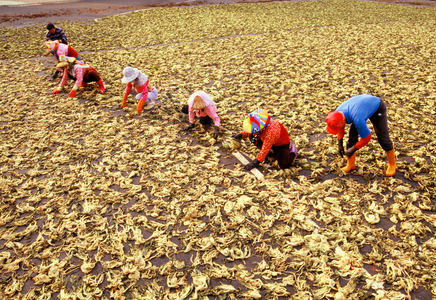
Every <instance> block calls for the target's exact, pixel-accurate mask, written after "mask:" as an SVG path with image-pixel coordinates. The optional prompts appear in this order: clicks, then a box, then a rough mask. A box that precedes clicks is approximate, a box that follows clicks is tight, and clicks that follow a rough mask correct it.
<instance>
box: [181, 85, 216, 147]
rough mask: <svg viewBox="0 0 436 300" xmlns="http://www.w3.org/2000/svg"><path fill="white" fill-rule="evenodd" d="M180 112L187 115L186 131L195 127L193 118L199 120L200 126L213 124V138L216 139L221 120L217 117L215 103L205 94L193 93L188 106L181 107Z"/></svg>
mask: <svg viewBox="0 0 436 300" xmlns="http://www.w3.org/2000/svg"><path fill="white" fill-rule="evenodd" d="M182 112H183V113H185V114H188V115H189V126H188V127H186V128H185V131H188V130H190V129H192V128H194V127H195V124H194V118H195V117H198V118H200V124H202V125H212V124H214V125H215V127H214V132H213V138H214V139H216V138H217V137H218V131H219V127H220V124H221V119H220V117H218V114H217V109H216V106H215V102H214V101H213V100H212V98H211V97H210V96H209V94H207V93H206V92H202V91H199V92H195V93H193V94H192V95H191V96H190V97H189V99H188V105H184V106H183V107H182Z"/></svg>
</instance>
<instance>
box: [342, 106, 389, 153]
mask: <svg viewBox="0 0 436 300" xmlns="http://www.w3.org/2000/svg"><path fill="white" fill-rule="evenodd" d="M369 120H370V121H371V123H372V125H373V126H374V130H375V134H376V135H377V140H378V142H379V144H380V146H381V147H382V148H383V150H385V151H391V150H392V149H394V145H393V144H392V141H391V139H390V137H389V129H388V116H387V114H386V104H385V103H384V101H383V100H381V99H380V106H379V107H378V109H377V111H376V112H375V113H374V114H373V115H372V116H371V117H370V118H369ZM358 141H359V133H358V132H357V128H356V126H354V124H351V126H350V131H349V137H348V142H347V149H348V148H351V147H352V146H354V145H355V144H356V143H357V142H358Z"/></svg>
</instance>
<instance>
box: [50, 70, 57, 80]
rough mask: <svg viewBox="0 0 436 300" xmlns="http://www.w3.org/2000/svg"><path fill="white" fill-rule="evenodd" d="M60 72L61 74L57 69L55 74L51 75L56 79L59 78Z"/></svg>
mask: <svg viewBox="0 0 436 300" xmlns="http://www.w3.org/2000/svg"><path fill="white" fill-rule="evenodd" d="M58 74H59V71H58V70H56V72H54V74H53V76H52V77H51V79H56V78H58Z"/></svg>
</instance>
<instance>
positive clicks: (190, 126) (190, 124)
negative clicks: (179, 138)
mask: <svg viewBox="0 0 436 300" xmlns="http://www.w3.org/2000/svg"><path fill="white" fill-rule="evenodd" d="M194 126H195V125H194V123H189V126H188V127H186V128H185V129H184V130H185V131H188V130H190V129H192V128H194Z"/></svg>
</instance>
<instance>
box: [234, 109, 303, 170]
mask: <svg viewBox="0 0 436 300" xmlns="http://www.w3.org/2000/svg"><path fill="white" fill-rule="evenodd" d="M242 128H243V131H241V132H240V133H238V134H235V135H233V136H232V137H233V138H235V139H242V138H247V137H248V138H250V141H251V142H252V143H253V144H254V145H255V146H256V147H257V148H259V149H260V152H259V154H258V155H257V158H256V159H254V160H253V161H252V162H251V163H249V164H247V165H245V167H244V168H245V169H246V170H248V171H249V170H251V169H253V168H256V167H258V166H259V164H260V163H261V162H263V161H264V160H265V158H266V157H267V156H268V155H270V156H272V157H274V158H275V159H276V160H277V163H278V164H279V167H280V169H287V168H290V167H291V165H292V164H293V163H294V161H295V159H296V158H297V146H295V144H292V146H290V144H291V140H290V139H289V133H288V131H287V130H286V128H285V127H284V126H283V125H282V124H281V123H280V122H279V121H276V120H272V119H271V117H270V116H269V114H268V112H267V111H266V110H264V109H257V110H255V111H253V112H252V113H249V114H248V117H247V118H246V119H245V120H244V123H243V125H242ZM271 150H272V153H271Z"/></svg>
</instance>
